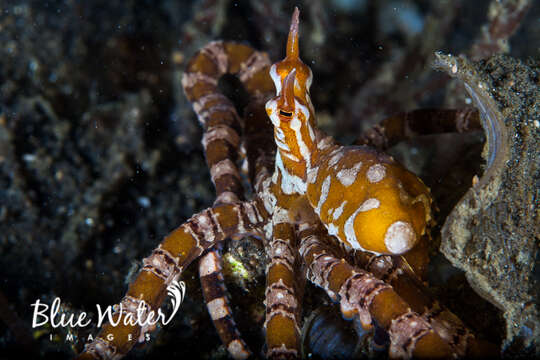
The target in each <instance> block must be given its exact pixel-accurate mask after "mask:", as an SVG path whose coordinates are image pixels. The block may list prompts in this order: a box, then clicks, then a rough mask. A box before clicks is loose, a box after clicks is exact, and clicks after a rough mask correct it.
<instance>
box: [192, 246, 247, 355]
mask: <svg viewBox="0 0 540 360" xmlns="http://www.w3.org/2000/svg"><path fill="white" fill-rule="evenodd" d="M199 277H200V279H201V287H202V291H203V295H204V301H205V302H206V305H207V307H208V312H209V313H210V316H211V318H212V321H213V322H214V326H215V327H216V330H217V333H218V335H219V337H220V339H221V342H222V343H223V345H224V346H225V348H226V349H227V351H228V352H229V354H230V356H231V357H232V358H233V359H246V358H248V357H249V356H250V355H251V351H250V350H249V348H248V346H247V345H246V343H245V342H244V341H243V340H242V338H241V336H240V332H239V331H238V328H237V326H236V323H235V321H234V318H233V316H232V310H231V306H230V303H229V300H228V297H227V290H226V288H225V283H224V278H223V269H222V266H221V257H220V256H219V251H218V250H217V249H212V251H210V252H208V253H207V254H205V255H204V256H203V257H202V258H201V260H200V262H199Z"/></svg>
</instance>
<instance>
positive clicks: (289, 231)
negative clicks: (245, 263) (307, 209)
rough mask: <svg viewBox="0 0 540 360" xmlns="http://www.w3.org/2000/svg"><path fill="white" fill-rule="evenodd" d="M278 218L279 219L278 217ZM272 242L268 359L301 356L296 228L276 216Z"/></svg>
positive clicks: (268, 306)
mask: <svg viewBox="0 0 540 360" xmlns="http://www.w3.org/2000/svg"><path fill="white" fill-rule="evenodd" d="M276 216H277V217H276ZM272 223H273V229H272V233H273V235H272V240H271V241H270V242H269V243H268V244H267V253H268V254H269V265H268V267H267V274H266V281H267V284H266V285H267V288H266V300H265V304H266V321H265V328H266V344H267V347H268V351H267V356H268V357H269V358H273V359H278V358H279V359H283V358H297V357H299V356H300V326H299V320H300V318H299V317H300V304H299V300H298V289H297V282H296V274H297V273H298V268H297V261H296V260H295V259H296V258H295V252H294V250H295V241H296V237H295V231H294V226H293V225H292V224H290V223H288V222H284V220H283V219H282V218H281V217H280V215H277V213H274V219H273V220H272Z"/></svg>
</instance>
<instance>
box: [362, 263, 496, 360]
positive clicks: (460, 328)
mask: <svg viewBox="0 0 540 360" xmlns="http://www.w3.org/2000/svg"><path fill="white" fill-rule="evenodd" d="M357 257H358V258H359V260H360V263H361V266H362V267H363V268H364V269H365V270H366V271H369V272H370V273H371V274H373V275H374V276H375V277H377V278H378V279H381V280H383V281H385V282H386V283H388V284H390V285H391V286H392V287H393V288H394V290H395V291H396V292H397V293H398V294H399V296H401V297H402V298H403V299H404V300H405V301H406V302H407V303H408V304H409V305H410V306H411V308H412V310H413V311H415V312H417V313H418V314H421V315H422V317H423V318H424V319H425V320H426V321H428V322H429V323H430V324H431V326H432V327H433V329H434V330H435V331H436V332H437V333H438V334H439V335H440V336H441V338H442V339H443V340H444V341H446V342H447V343H448V344H449V345H450V346H451V347H452V350H453V351H454V352H455V353H456V354H458V355H459V356H460V357H464V356H467V357H478V356H479V357H493V358H495V357H497V356H498V349H497V347H496V346H495V345H494V344H491V343H488V342H484V341H479V340H477V339H476V338H475V337H474V335H473V333H472V332H471V330H469V329H468V328H467V327H466V326H465V324H464V323H463V322H462V321H461V319H459V318H458V317H457V316H456V315H455V314H453V313H452V312H451V311H450V310H448V309H447V308H446V307H444V306H443V305H441V304H440V303H439V302H438V301H437V300H436V299H435V298H434V297H433V296H432V295H431V293H430V291H429V289H428V288H427V287H426V286H425V285H424V284H423V283H422V281H421V280H420V279H418V277H417V276H416V275H415V274H414V273H413V272H412V271H411V269H410V267H409V266H408V264H407V263H406V262H404V260H403V259H402V258H399V257H393V256H386V255H381V256H377V255H373V254H368V253H363V254H361V255H360V256H357Z"/></svg>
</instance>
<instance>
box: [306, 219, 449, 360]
mask: <svg viewBox="0 0 540 360" xmlns="http://www.w3.org/2000/svg"><path fill="white" fill-rule="evenodd" d="M324 236H326V235H325V234H324V232H322V231H321V229H320V228H316V227H314V226H313V224H311V225H310V224H301V225H300V227H299V237H300V254H301V256H302V257H303V259H304V261H305V263H306V265H307V268H308V272H307V276H308V278H309V279H310V280H311V281H312V282H313V283H314V284H316V285H318V286H320V287H322V288H323V289H324V290H325V291H326V292H327V293H328V295H329V296H330V297H331V298H333V299H334V300H336V301H339V303H340V306H341V312H342V314H343V316H345V317H346V318H349V319H350V318H353V317H354V316H358V317H359V319H360V321H361V322H362V324H363V325H364V326H366V327H367V326H369V325H370V324H371V323H372V319H373V320H375V321H376V322H377V324H378V325H379V326H380V327H382V328H384V329H385V330H386V331H387V332H388V333H389V336H390V356H391V357H393V358H411V357H413V356H414V357H423V358H426V357H427V358H441V357H444V358H449V357H452V356H454V355H457V354H455V353H454V352H453V350H452V349H451V347H450V346H449V345H448V344H447V343H446V342H445V341H444V340H443V339H442V338H441V337H440V336H439V334H437V332H435V330H434V328H433V327H432V325H431V324H430V323H429V322H428V321H426V320H425V319H424V318H423V317H422V316H420V315H418V314H417V313H416V312H414V311H413V310H412V309H411V307H410V306H409V304H407V302H406V301H405V300H404V299H403V298H402V297H400V296H399V295H398V294H397V293H396V292H395V291H394V290H393V288H392V286H390V285H388V284H386V283H385V282H383V281H381V280H379V279H377V278H375V277H374V276H373V275H371V274H369V273H368V272H366V271H363V270H359V269H356V268H354V267H352V266H351V265H349V264H348V263H347V262H345V260H343V259H338V258H336V257H335V256H334V254H333V252H332V250H331V247H330V246H327V245H326V244H324V243H323V242H322V241H321V238H323V237H324Z"/></svg>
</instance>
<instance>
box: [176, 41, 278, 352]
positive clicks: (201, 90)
mask: <svg viewBox="0 0 540 360" xmlns="http://www.w3.org/2000/svg"><path fill="white" fill-rule="evenodd" d="M268 65H269V61H268V57H267V56H266V54H264V53H261V52H257V51H254V50H253V49H252V48H250V47H247V46H244V45H239V44H234V43H224V42H212V43H210V44H208V45H207V46H206V47H205V48H203V49H202V50H201V51H200V52H199V53H198V54H197V55H195V56H194V58H193V59H192V60H191V62H190V64H189V65H188V68H187V69H186V72H185V73H184V78H183V81H182V84H183V86H184V91H185V93H186V96H187V97H188V99H189V100H190V101H192V102H193V108H194V110H195V112H196V113H197V116H198V118H199V121H200V122H201V125H202V126H203V129H204V136H203V141H202V143H203V147H204V151H205V154H206V159H207V163H208V166H209V168H210V174H211V177H212V181H213V182H214V184H215V186H216V195H217V199H216V202H215V204H216V205H218V204H226V203H229V204H230V203H235V202H238V201H239V200H242V199H243V194H244V189H243V186H242V183H241V178H240V173H239V171H238V167H237V165H236V163H237V160H238V153H239V147H240V143H241V140H240V136H239V133H240V131H241V130H242V129H243V127H244V126H246V124H244V123H243V119H242V118H240V117H239V116H238V114H237V112H236V110H235V108H234V106H233V104H232V102H231V101H230V100H229V99H228V98H227V97H225V96H224V95H223V94H221V93H220V92H219V89H218V88H217V83H218V80H219V78H220V77H221V76H223V75H224V74H225V73H229V74H233V75H236V76H237V77H238V79H239V80H240V81H241V82H242V83H243V85H244V87H245V89H246V90H247V92H248V93H249V95H250V97H251V103H254V102H257V101H259V98H260V97H261V94H260V92H259V90H258V89H261V90H264V89H265V88H267V87H269V85H267V86H265V85H264V82H265V81H266V82H267V83H268V84H271V81H270V78H269V76H268V75H267V73H268ZM265 79H266V80H265ZM255 100H257V101H255ZM248 118H249V119H250V121H249V122H248V127H249V126H251V127H253V125H254V124H252V122H253V120H256V119H254V118H253V117H252V116H251V117H248ZM257 146H259V144H257ZM209 266H211V267H209ZM209 269H212V270H213V271H212V272H211V274H207V275H204V274H205V273H206V272H208V271H209ZM199 273H200V277H201V284H202V291H203V295H204V297H205V299H206V302H207V306H208V309H209V312H210V314H211V315H212V320H213V322H214V325H215V327H216V329H217V331H218V334H219V336H220V338H221V340H222V342H223V344H224V345H225V346H226V348H227V350H228V351H229V353H230V354H231V356H232V357H233V358H244V357H246V356H248V355H249V353H250V352H249V350H248V348H247V346H246V344H245V343H244V342H243V341H242V340H241V339H240V335H239V332H238V330H237V327H236V325H235V323H234V320H233V318H232V317H231V316H230V315H231V314H232V311H231V308H230V306H229V303H228V302H227V301H226V299H227V298H226V297H225V294H226V288H225V283H224V281H223V274H222V266H221V253H220V252H219V251H217V250H215V249H212V250H210V251H209V252H208V254H206V255H205V256H204V257H203V258H202V259H201V261H200V266H199ZM216 297H218V298H220V299H221V300H217V299H216ZM211 301H214V302H211ZM215 301H221V303H220V304H221V305H220V311H221V313H226V314H228V316H226V317H221V318H219V319H215V318H214V316H213V315H214V314H213V308H215V305H216V304H217V302H215Z"/></svg>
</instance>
